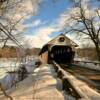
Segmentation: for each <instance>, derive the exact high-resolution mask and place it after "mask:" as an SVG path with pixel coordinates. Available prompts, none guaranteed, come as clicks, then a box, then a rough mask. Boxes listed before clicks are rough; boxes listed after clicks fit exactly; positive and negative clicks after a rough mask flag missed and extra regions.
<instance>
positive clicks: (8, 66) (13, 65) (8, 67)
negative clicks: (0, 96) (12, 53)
mask: <svg viewBox="0 0 100 100" xmlns="http://www.w3.org/2000/svg"><path fill="white" fill-rule="evenodd" d="M18 65H19V62H18V61H17V60H16V59H15V58H12V59H6V58H3V59H0V79H1V78H3V77H4V76H5V75H6V74H7V73H6V72H8V71H12V70H15V69H17V68H18Z"/></svg>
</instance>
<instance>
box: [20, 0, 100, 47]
mask: <svg viewBox="0 0 100 100" xmlns="http://www.w3.org/2000/svg"><path fill="white" fill-rule="evenodd" d="M33 1H36V0H33ZM40 1H41V2H40V4H39V5H37V7H35V8H34V9H33V10H35V11H36V14H33V15H31V16H29V17H28V18H27V19H25V20H24V21H23V23H22V24H23V27H24V35H25V36H24V40H25V42H26V44H27V45H28V46H29V47H37V48H41V47H42V46H43V45H44V44H46V43H47V42H48V41H49V40H51V39H53V38H54V37H55V36H57V35H59V34H61V33H62V32H64V31H63V27H64V26H65V22H66V21H67V24H73V23H70V21H69V20H68V19H69V18H70V16H69V13H70V12H74V11H75V10H73V9H72V7H73V3H72V2H71V1H73V0H56V1H57V2H52V0H40ZM53 1H55V0H53ZM75 1H76V2H77V1H79V0H75ZM83 1H84V4H86V2H88V1H90V2H91V1H93V2H94V3H91V5H92V7H93V8H96V7H97V6H98V7H100V2H99V3H97V2H95V0H83ZM98 1H99V0H98ZM32 6H34V4H33V5H31V6H30V5H28V7H32ZM71 9H72V10H71ZM67 36H68V37H70V38H71V39H73V40H74V41H75V42H77V43H79V42H78V41H77V40H75V36H72V35H69V34H68V35H67Z"/></svg>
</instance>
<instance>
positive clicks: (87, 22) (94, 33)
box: [66, 2, 100, 61]
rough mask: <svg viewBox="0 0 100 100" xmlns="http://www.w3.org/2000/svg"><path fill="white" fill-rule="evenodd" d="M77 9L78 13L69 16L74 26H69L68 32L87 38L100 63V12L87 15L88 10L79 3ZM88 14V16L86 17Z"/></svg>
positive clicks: (96, 11)
mask: <svg viewBox="0 0 100 100" xmlns="http://www.w3.org/2000/svg"><path fill="white" fill-rule="evenodd" d="M77 8H78V10H79V12H78V13H75V14H73V15H72V16H71V18H72V19H73V20H74V21H75V22H76V24H74V25H73V26H71V28H70V30H69V31H68V32H76V33H79V34H83V35H86V36H88V38H90V39H91V41H92V42H93V43H94V45H95V49H96V52H97V57H98V60H99V61H100V12H99V10H95V11H94V12H95V14H96V15H92V14H89V13H90V12H89V9H85V8H84V7H83V6H82V4H81V2H80V3H79V5H78V7H77ZM87 11H88V13H87ZM88 14H89V16H88V17H87V15H88ZM76 26H78V27H76ZM68 32H66V33H68Z"/></svg>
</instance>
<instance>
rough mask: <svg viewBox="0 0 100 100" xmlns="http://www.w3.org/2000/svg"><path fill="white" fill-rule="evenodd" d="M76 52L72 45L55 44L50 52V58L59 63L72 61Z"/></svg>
mask: <svg viewBox="0 0 100 100" xmlns="http://www.w3.org/2000/svg"><path fill="white" fill-rule="evenodd" d="M73 58H74V52H73V51H72V48H71V47H70V46H54V47H52V50H51V52H50V59H51V60H54V61H55V62H57V63H59V64H66V63H71V62H72V60H73Z"/></svg>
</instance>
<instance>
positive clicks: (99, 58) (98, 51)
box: [95, 44, 100, 61]
mask: <svg viewBox="0 0 100 100" xmlns="http://www.w3.org/2000/svg"><path fill="white" fill-rule="evenodd" d="M95 46H96V53H97V58H98V61H100V47H99V45H97V44H96V45H95Z"/></svg>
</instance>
